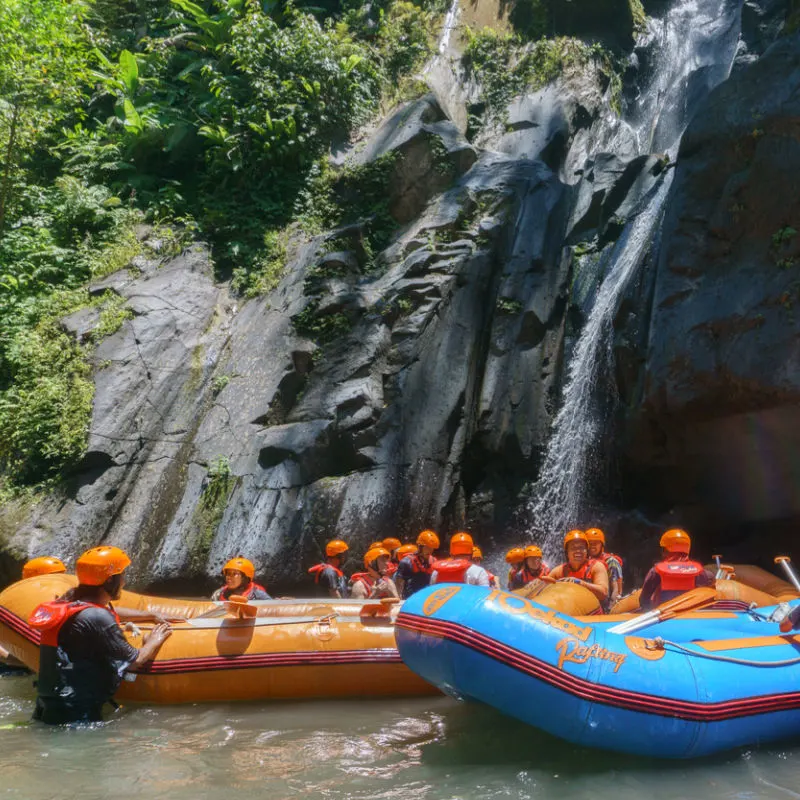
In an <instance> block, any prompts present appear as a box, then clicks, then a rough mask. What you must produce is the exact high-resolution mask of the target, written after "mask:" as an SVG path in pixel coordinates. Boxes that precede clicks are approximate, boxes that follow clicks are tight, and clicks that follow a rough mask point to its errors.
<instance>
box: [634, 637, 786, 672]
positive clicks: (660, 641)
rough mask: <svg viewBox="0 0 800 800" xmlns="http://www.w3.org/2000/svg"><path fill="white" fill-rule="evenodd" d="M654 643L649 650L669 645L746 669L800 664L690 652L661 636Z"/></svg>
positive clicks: (653, 640) (700, 656) (693, 654)
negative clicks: (739, 665)
mask: <svg viewBox="0 0 800 800" xmlns="http://www.w3.org/2000/svg"><path fill="white" fill-rule="evenodd" d="M650 641H651V642H652V645H653V646H652V647H649V648H648V649H651V650H662V649H663V650H666V649H667V645H669V646H670V647H674V648H675V649H677V650H683V652H684V653H688V654H689V655H690V656H697V657H699V658H708V659H710V660H711V661H724V662H725V663H726V664H742V665H743V666H745V667H790V666H792V665H793V664H800V657H798V658H787V659H784V660H783V661H751V660H750V659H747V658H734V657H733V656H718V655H715V654H714V653H702V652H698V651H697V650H690V649H689V648H688V647H684V646H683V645H682V644H678V643H677V642H672V641H670V640H669V639H662V638H661V637H660V636H656V638H655V639H651V640H650Z"/></svg>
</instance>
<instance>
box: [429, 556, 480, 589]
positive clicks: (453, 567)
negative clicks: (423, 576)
mask: <svg viewBox="0 0 800 800" xmlns="http://www.w3.org/2000/svg"><path fill="white" fill-rule="evenodd" d="M471 566H472V562H471V561H468V560H467V559H464V558H446V559H444V560H443V561H434V563H433V569H435V570H436V582H437V583H464V579H465V577H466V575H467V570H468V569H469V568H470V567H471Z"/></svg>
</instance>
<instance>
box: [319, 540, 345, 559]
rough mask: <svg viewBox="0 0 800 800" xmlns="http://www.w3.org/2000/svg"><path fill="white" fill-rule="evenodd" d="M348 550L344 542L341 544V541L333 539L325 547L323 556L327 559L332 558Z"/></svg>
mask: <svg viewBox="0 0 800 800" xmlns="http://www.w3.org/2000/svg"><path fill="white" fill-rule="evenodd" d="M349 549H350V548H349V547H348V546H347V543H346V542H343V541H342V540H341V539H333V540H331V541H330V542H328V544H326V545H325V555H326V556H328V558H332V557H333V556H340V555H341V554H342V553H346V552H347V551H348V550H349Z"/></svg>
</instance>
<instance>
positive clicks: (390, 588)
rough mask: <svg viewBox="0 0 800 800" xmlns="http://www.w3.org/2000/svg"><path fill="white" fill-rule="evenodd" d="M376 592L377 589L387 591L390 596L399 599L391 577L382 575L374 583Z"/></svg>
mask: <svg viewBox="0 0 800 800" xmlns="http://www.w3.org/2000/svg"><path fill="white" fill-rule="evenodd" d="M375 589H376V592H377V590H381V591H383V592H388V594H389V596H390V597H396V598H398V599H400V595H399V594H398V592H397V587H396V586H395V585H394V581H393V580H392V579H391V578H387V577H383V578H381V579H380V580H379V581H378V582H377V583H376V584H375Z"/></svg>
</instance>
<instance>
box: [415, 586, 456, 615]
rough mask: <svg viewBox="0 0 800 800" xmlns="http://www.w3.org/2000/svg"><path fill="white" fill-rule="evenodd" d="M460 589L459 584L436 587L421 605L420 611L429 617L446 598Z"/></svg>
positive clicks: (449, 598) (448, 598) (450, 598)
mask: <svg viewBox="0 0 800 800" xmlns="http://www.w3.org/2000/svg"><path fill="white" fill-rule="evenodd" d="M460 591H461V587H460V586H444V587H442V588H441V589H437V590H436V591H435V592H434V593H433V594H432V595H431V596H430V597H429V598H428V599H427V600H426V601H425V602H424V603H423V605H422V613H423V614H424V615H425V616H426V617H429V616H430V615H431V614H435V613H436V612H437V611H438V610H439V609H440V608H441V607H442V606H443V605H444V604H445V603H446V602H447V601H448V600H452V598H453V597H455V595H457V594H458V593H459V592H460Z"/></svg>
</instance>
